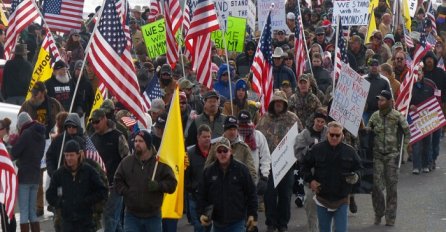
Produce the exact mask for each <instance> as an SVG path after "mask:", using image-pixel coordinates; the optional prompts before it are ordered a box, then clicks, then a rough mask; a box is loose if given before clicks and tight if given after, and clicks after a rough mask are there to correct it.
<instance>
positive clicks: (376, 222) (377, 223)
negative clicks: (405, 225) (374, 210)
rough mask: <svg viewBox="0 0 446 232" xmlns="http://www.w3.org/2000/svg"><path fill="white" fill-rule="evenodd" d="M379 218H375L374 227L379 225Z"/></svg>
mask: <svg viewBox="0 0 446 232" xmlns="http://www.w3.org/2000/svg"><path fill="white" fill-rule="evenodd" d="M381 218H382V217H378V216H375V222H374V223H373V224H375V225H379V224H381Z"/></svg>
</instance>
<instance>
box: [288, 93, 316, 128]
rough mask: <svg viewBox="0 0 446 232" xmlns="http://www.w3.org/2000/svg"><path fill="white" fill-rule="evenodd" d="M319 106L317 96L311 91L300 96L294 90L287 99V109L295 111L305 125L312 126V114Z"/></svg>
mask: <svg viewBox="0 0 446 232" xmlns="http://www.w3.org/2000/svg"><path fill="white" fill-rule="evenodd" d="M321 106H322V104H321V102H320V101H319V98H317V96H316V95H314V94H313V93H308V94H307V95H305V96H302V95H301V94H300V93H298V92H296V93H295V94H293V95H292V96H291V97H290V99H289V100H288V110H289V111H291V112H293V113H295V114H296V115H297V116H298V117H299V119H300V120H301V121H302V123H304V126H307V127H311V126H313V120H312V114H313V113H314V112H315V111H316V109H317V108H319V107H321Z"/></svg>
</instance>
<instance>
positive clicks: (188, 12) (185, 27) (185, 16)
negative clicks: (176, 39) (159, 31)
mask: <svg viewBox="0 0 446 232" xmlns="http://www.w3.org/2000/svg"><path fill="white" fill-rule="evenodd" d="M190 9H192V1H191V0H186V4H185V5H184V13H183V33H184V35H187V32H188V31H189V27H190V20H191V19H192V12H191V10H190Z"/></svg>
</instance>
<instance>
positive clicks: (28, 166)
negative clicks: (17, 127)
mask: <svg viewBox="0 0 446 232" xmlns="http://www.w3.org/2000/svg"><path fill="white" fill-rule="evenodd" d="M44 151H45V126H43V125H42V124H40V123H38V122H35V121H33V122H31V123H28V124H25V125H24V126H23V127H22V129H21V131H20V137H19V139H18V141H17V143H16V144H14V146H13V147H12V149H11V158H12V160H17V167H18V168H19V171H18V178H19V184H38V183H39V179H40V178H39V177H40V161H41V160H42V157H43V152H44Z"/></svg>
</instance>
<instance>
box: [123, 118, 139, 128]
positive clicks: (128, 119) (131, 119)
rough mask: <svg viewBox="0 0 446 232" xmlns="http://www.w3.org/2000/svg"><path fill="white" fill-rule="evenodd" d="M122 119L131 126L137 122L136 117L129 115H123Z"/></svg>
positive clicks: (127, 125)
mask: <svg viewBox="0 0 446 232" xmlns="http://www.w3.org/2000/svg"><path fill="white" fill-rule="evenodd" d="M121 121H122V122H123V123H124V125H125V126H126V127H131V126H133V125H135V124H136V120H135V119H134V118H132V117H127V116H125V117H122V118H121Z"/></svg>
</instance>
